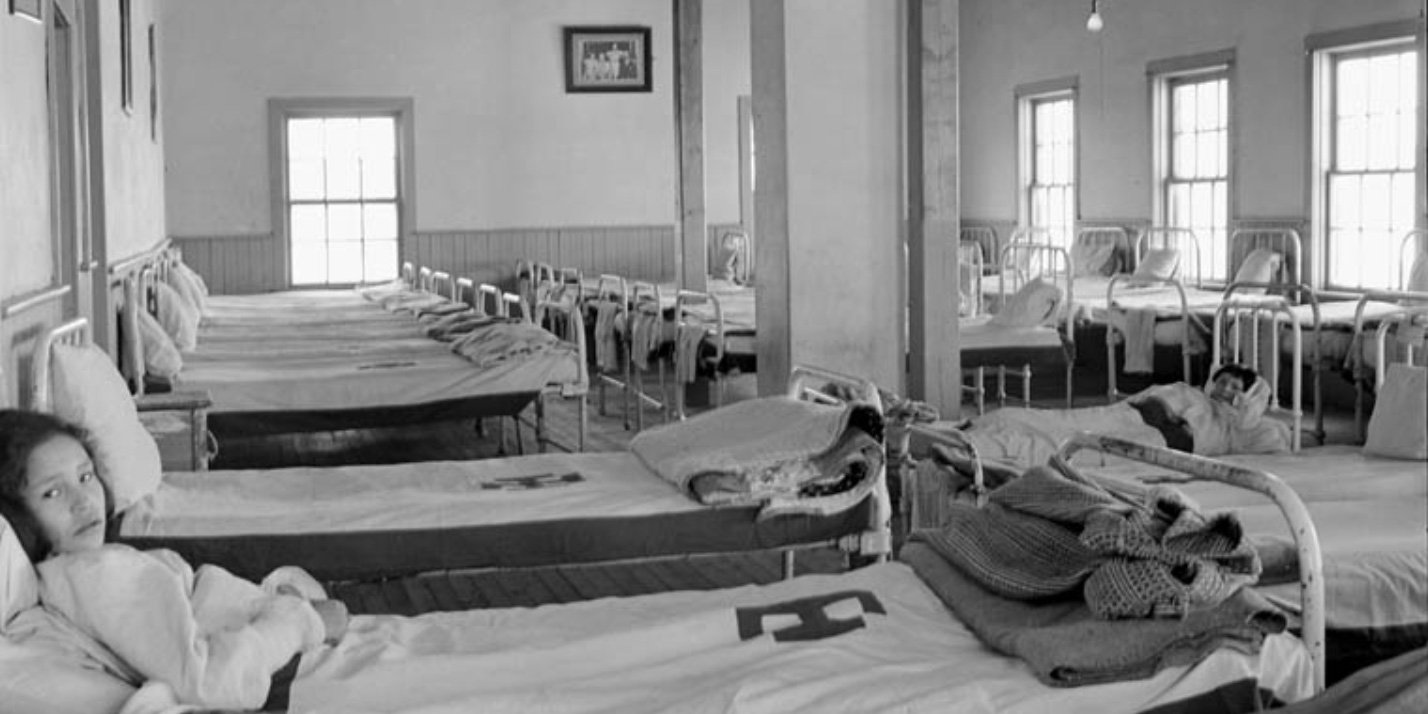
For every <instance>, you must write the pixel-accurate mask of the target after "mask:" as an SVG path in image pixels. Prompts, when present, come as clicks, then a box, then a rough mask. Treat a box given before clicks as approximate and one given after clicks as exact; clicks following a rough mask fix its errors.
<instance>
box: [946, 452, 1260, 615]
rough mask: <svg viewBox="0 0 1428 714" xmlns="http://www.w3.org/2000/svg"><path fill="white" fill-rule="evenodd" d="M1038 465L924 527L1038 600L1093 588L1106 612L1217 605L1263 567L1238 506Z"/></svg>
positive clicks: (957, 559)
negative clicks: (1203, 508) (1208, 509)
mask: <svg viewBox="0 0 1428 714" xmlns="http://www.w3.org/2000/svg"><path fill="white" fill-rule="evenodd" d="M1063 468H1066V469H1067V472H1066V473H1063V472H1062V471H1060V470H1058V469H1056V468H1052V467H1049V466H1037V467H1034V468H1032V469H1029V470H1028V471H1027V472H1026V473H1025V474H1023V475H1022V476H1021V478H1018V479H1016V480H1014V481H1011V482H1009V483H1007V484H1006V485H1005V486H1003V487H1001V488H999V489H997V490H995V491H993V492H992V495H991V497H990V499H989V502H988V504H987V506H986V507H984V508H977V507H975V506H973V505H970V504H965V503H954V504H951V505H950V506H949V509H951V517H950V519H949V521H948V523H947V524H946V526H944V527H943V528H942V529H941V530H937V531H931V532H928V533H925V534H922V535H921V536H920V537H921V538H922V540H924V541H925V542H927V543H928V544H929V545H930V546H931V547H932V548H933V549H934V550H936V551H937V552H938V553H939V554H940V555H942V556H943V557H944V558H946V559H947V560H948V561H949V562H951V563H952V564H953V565H955V566H956V567H958V568H959V569H960V570H961V571H962V572H964V573H965V574H966V575H967V576H968V577H970V578H972V579H973V580H974V581H975V582H977V583H979V584H980V585H982V586H983V587H985V588H987V589H989V590H991V591H992V592H994V593H997V594H999V595H1002V596H1004V597H1010V598H1016V599H1021V600H1030V599H1037V598H1048V597H1056V596H1069V595H1076V594H1077V591H1078V590H1081V591H1083V592H1084V598H1085V602H1086V604H1087V605H1088V606H1089V608H1090V610H1091V612H1092V613H1094V614H1095V615H1097V616H1099V617H1102V618H1108V619H1110V618H1141V617H1151V616H1155V617H1172V618H1181V617H1185V616H1187V615H1188V614H1190V613H1193V612H1196V611H1199V610H1204V609H1207V608H1212V607H1215V606H1217V605H1218V604H1219V603H1220V602H1223V601H1224V600H1226V599H1227V598H1229V597H1230V596H1231V595H1232V594H1233V593H1234V592H1235V591H1237V590H1239V589H1241V588H1242V587H1243V586H1244V585H1248V584H1252V583H1254V582H1255V580H1256V579H1257V578H1258V576H1259V573H1260V562H1259V558H1258V555H1257V553H1256V551H1255V548H1254V546H1253V545H1252V544H1251V543H1250V542H1249V540H1248V539H1247V538H1246V537H1245V535H1244V532H1243V529H1242V528H1241V527H1240V525H1239V522H1238V520H1237V519H1236V518H1235V516H1234V515H1233V514H1231V513H1222V514H1218V515H1216V516H1214V517H1212V518H1206V517H1205V516H1203V515H1202V514H1200V512H1199V511H1198V510H1197V509H1196V508H1195V506H1194V504H1193V503H1192V502H1190V501H1189V500H1187V499H1185V498H1184V497H1183V496H1181V495H1180V494H1179V492H1177V491H1175V490H1174V489H1171V488H1165V487H1157V488H1152V489H1148V490H1146V491H1144V495H1143V496H1142V497H1141V499H1142V500H1141V501H1140V502H1136V501H1134V500H1132V499H1131V498H1127V497H1125V496H1122V495H1115V494H1112V493H1111V492H1109V491H1107V490H1105V489H1103V488H1101V487H1099V486H1097V485H1096V484H1094V483H1092V482H1090V481H1087V480H1085V479H1083V478H1080V477H1079V476H1078V475H1077V474H1075V473H1074V471H1071V470H1070V469H1069V467H1064V466H1063Z"/></svg>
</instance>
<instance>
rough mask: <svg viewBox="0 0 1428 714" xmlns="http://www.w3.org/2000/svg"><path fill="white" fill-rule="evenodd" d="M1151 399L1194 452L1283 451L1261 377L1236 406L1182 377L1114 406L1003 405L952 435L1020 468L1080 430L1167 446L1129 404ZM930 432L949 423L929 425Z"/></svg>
mask: <svg viewBox="0 0 1428 714" xmlns="http://www.w3.org/2000/svg"><path fill="white" fill-rule="evenodd" d="M1149 399H1157V400H1160V401H1161V402H1162V404H1164V406H1165V408H1166V411H1167V412H1168V413H1170V414H1172V415H1174V416H1176V417H1178V418H1179V419H1181V420H1183V421H1184V422H1185V426H1186V428H1187V429H1189V431H1190V433H1191V434H1192V435H1193V437H1194V441H1195V445H1194V452H1195V453H1196V454H1200V455H1202V456H1218V455H1223V454H1261V453H1278V452H1283V451H1288V450H1289V444H1290V434H1289V427H1288V425H1287V424H1285V423H1283V422H1282V421H1279V420H1276V419H1273V418H1265V416H1264V412H1265V408H1266V406H1267V404H1268V401H1269V388H1268V386H1267V385H1265V384H1264V382H1263V380H1262V379H1261V380H1260V381H1259V382H1257V383H1256V384H1255V386H1254V387H1252V388H1251V389H1250V391H1249V392H1248V393H1246V395H1245V396H1244V398H1243V399H1242V401H1241V402H1240V403H1237V404H1234V405H1230V404H1225V403H1222V402H1216V401H1214V400H1212V399H1210V397H1209V395H1207V394H1205V392H1204V390H1202V389H1199V388H1196V387H1192V386H1190V385H1188V384H1185V383H1183V382H1177V383H1174V384H1160V385H1155V386H1152V387H1149V388H1147V389H1145V390H1142V391H1140V392H1138V393H1136V394H1135V395H1132V396H1130V397H1128V398H1127V399H1125V400H1123V401H1121V402H1117V403H1116V404H1111V405H1106V406H1099V407H1079V408H1076V409H1026V408H1021V407H1003V408H1001V409H997V410H995V411H992V412H989V413H987V414H985V415H982V416H979V417H976V418H974V419H972V420H970V421H969V422H968V423H966V424H962V425H958V426H959V427H960V428H955V431H956V432H957V437H958V438H960V439H962V440H965V441H966V442H968V443H969V444H971V445H972V446H974V447H975V448H976V449H977V452H978V454H979V455H980V456H981V458H982V459H983V461H984V462H987V463H991V464H994V465H998V466H1002V467H1005V468H1011V469H1014V470H1015V471H1016V472H1018V473H1019V472H1020V471H1021V470H1022V469H1025V468H1027V467H1030V466H1035V465H1038V464H1044V463H1046V461H1047V460H1048V459H1050V458H1051V456H1052V455H1054V454H1055V453H1056V451H1057V449H1058V448H1060V446H1061V444H1062V443H1063V442H1065V440H1066V439H1068V438H1070V437H1071V436H1072V435H1074V434H1076V433H1077V432H1081V431H1091V432H1096V433H1102V434H1115V435H1117V436H1120V437H1122V438H1125V439H1130V440H1132V441H1138V442H1140V443H1143V444H1150V445H1152V446H1162V447H1163V446H1166V443H1165V437H1164V436H1163V435H1162V434H1161V433H1160V431H1158V430H1157V429H1156V428H1155V427H1153V426H1150V425H1149V424H1147V423H1146V422H1145V420H1144V419H1143V418H1142V417H1141V414H1140V412H1139V411H1138V410H1137V409H1136V408H1135V407H1134V406H1132V405H1134V404H1138V403H1141V402H1143V401H1145V400H1149ZM925 428H927V429H930V430H932V431H934V432H936V431H943V432H946V431H948V428H949V427H943V426H938V425H929V426H927V427H925Z"/></svg>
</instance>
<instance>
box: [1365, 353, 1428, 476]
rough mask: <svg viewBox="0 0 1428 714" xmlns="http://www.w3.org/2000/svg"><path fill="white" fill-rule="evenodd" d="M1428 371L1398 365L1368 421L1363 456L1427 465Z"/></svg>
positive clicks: (1391, 367) (1386, 379) (1387, 378)
mask: <svg viewBox="0 0 1428 714" xmlns="http://www.w3.org/2000/svg"><path fill="white" fill-rule="evenodd" d="M1425 393H1428V367H1420V366H1417V365H1409V364H1404V363H1402V362H1395V363H1393V364H1391V365H1389V366H1388V374H1386V375H1384V378H1383V388H1382V389H1380V390H1379V391H1378V401H1377V402H1376V403H1375V404H1374V405H1373V416H1371V417H1369V424H1368V440H1367V441H1365V442H1364V453H1365V454H1375V455H1378V456H1387V457H1389V458H1394V459H1414V460H1418V461H1428V400H1425V399H1424V398H1423V395H1424V394H1425Z"/></svg>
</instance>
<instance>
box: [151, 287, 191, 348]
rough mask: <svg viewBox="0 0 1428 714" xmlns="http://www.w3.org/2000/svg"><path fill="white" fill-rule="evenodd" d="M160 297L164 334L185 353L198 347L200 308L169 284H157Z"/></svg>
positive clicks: (161, 322) (160, 320)
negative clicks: (167, 334)
mask: <svg viewBox="0 0 1428 714" xmlns="http://www.w3.org/2000/svg"><path fill="white" fill-rule="evenodd" d="M154 287H155V289H157V290H158V296H159V324H161V325H163V326H164V332H167V333H169V337H172V338H173V341H174V345H176V346H177V347H178V348H179V350H181V351H183V352H190V351H192V350H193V349H194V348H196V347H198V322H199V320H201V319H202V316H201V315H199V314H198V308H196V307H194V306H193V304H192V303H190V302H189V301H188V300H186V299H184V297H183V296H182V295H180V294H179V293H178V291H177V290H174V289H173V288H172V287H170V286H169V284H168V283H155V284H154Z"/></svg>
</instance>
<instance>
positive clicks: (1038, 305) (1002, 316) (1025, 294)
mask: <svg viewBox="0 0 1428 714" xmlns="http://www.w3.org/2000/svg"><path fill="white" fill-rule="evenodd" d="M1060 302H1061V288H1058V287H1056V285H1054V284H1052V283H1048V282H1046V281H1045V280H1042V279H1041V278H1036V279H1034V280H1031V281H1030V282H1028V283H1027V284H1026V285H1023V286H1021V289H1020V290H1018V291H1016V294H1015V295H1013V296H1011V299H1010V300H1007V304H1005V305H1003V306H1002V309H1001V310H1000V311H998V312H997V314H995V315H993V316H992V319H991V320H990V321H989V322H990V323H991V324H993V325H998V326H1000V327H1031V326H1033V325H1040V324H1042V323H1043V322H1046V321H1047V320H1048V319H1050V318H1051V316H1052V315H1053V314H1054V313H1055V312H1056V306H1057V305H1058V304H1060Z"/></svg>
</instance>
